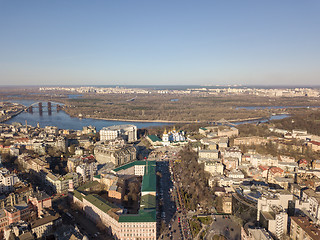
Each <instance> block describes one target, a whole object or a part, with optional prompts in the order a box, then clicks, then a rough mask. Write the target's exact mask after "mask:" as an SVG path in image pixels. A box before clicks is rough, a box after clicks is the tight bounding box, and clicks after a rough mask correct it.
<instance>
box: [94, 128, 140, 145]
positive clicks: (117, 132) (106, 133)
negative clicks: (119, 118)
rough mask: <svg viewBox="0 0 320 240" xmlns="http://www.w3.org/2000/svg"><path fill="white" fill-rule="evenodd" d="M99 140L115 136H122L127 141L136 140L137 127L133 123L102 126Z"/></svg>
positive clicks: (114, 137)
mask: <svg viewBox="0 0 320 240" xmlns="http://www.w3.org/2000/svg"><path fill="white" fill-rule="evenodd" d="M99 133H100V140H101V141H106V140H114V139H116V138H117V137H122V138H123V139H125V140H127V141H128V142H135V141H137V127H136V126H135V125H129V124H128V125H115V126H111V127H104V128H102V129H101V130H100V132H99Z"/></svg>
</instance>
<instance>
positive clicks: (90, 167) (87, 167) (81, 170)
mask: <svg viewBox="0 0 320 240" xmlns="http://www.w3.org/2000/svg"><path fill="white" fill-rule="evenodd" d="M76 173H78V174H80V176H81V178H82V181H83V182H86V181H92V179H93V176H94V175H96V173H97V164H96V163H95V162H91V163H83V164H81V165H79V166H77V167H76Z"/></svg>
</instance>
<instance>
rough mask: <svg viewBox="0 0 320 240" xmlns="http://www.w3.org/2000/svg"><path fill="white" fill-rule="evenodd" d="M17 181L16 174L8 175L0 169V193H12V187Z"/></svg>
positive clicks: (4, 169) (5, 170) (6, 171)
mask: <svg viewBox="0 0 320 240" xmlns="http://www.w3.org/2000/svg"><path fill="white" fill-rule="evenodd" d="M19 181H20V180H19V178H18V177H17V175H16V174H13V173H10V172H9V170H8V169H6V168H0V193H4V192H10V191H13V190H14V188H13V185H14V184H16V183H17V182H19Z"/></svg>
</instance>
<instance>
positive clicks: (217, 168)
mask: <svg viewBox="0 0 320 240" xmlns="http://www.w3.org/2000/svg"><path fill="white" fill-rule="evenodd" d="M204 170H205V171H207V172H209V173H210V174H211V175H217V174H220V175H222V174H223V164H222V162H221V161H207V162H205V163H204Z"/></svg>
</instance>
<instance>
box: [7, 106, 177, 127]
mask: <svg viewBox="0 0 320 240" xmlns="http://www.w3.org/2000/svg"><path fill="white" fill-rule="evenodd" d="M11 102H16V103H20V104H22V105H24V106H30V105H31V104H33V103H36V102H37V101H34V100H12V101H11ZM42 105H43V111H42V114H40V112H39V109H38V108H33V113H29V112H22V113H20V114H19V115H17V116H15V117H13V118H11V119H10V120H8V121H6V122H5V123H8V124H11V123H13V122H19V123H22V124H25V122H26V121H27V124H28V125H31V126H34V127H35V126H36V125H37V123H39V125H40V127H42V128H43V127H45V126H57V127H58V128H60V129H73V130H81V129H82V128H83V127H84V126H89V125H91V126H94V127H96V129H97V131H99V130H100V129H101V128H103V127H109V126H113V125H120V124H133V125H136V126H137V127H138V128H147V127H152V126H162V125H172V123H163V122H139V121H137V122H131V121H130V122H129V121H108V120H100V119H93V118H83V119H80V118H76V117H70V116H69V115H68V114H67V113H65V112H64V111H61V110H60V111H57V108H56V106H55V103H54V102H52V111H51V114H50V113H49V112H48V110H47V103H45V102H43V103H42ZM61 105H62V104H61ZM35 107H37V105H35Z"/></svg>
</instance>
